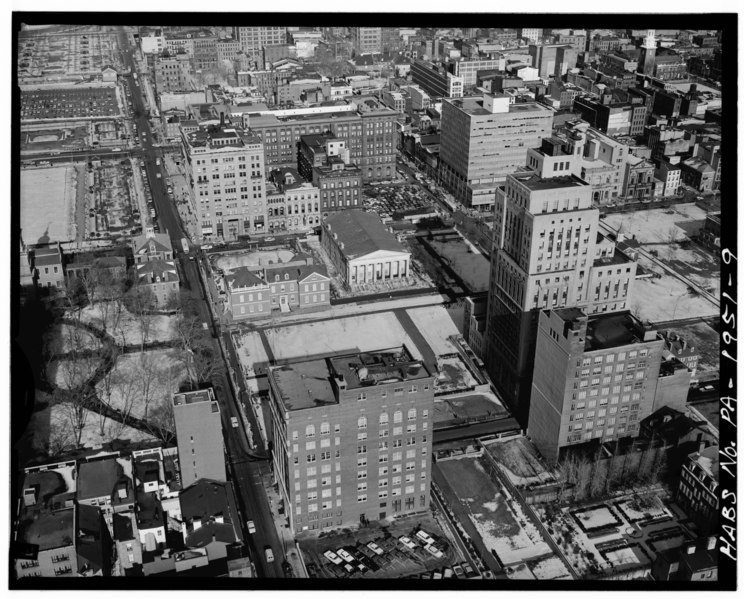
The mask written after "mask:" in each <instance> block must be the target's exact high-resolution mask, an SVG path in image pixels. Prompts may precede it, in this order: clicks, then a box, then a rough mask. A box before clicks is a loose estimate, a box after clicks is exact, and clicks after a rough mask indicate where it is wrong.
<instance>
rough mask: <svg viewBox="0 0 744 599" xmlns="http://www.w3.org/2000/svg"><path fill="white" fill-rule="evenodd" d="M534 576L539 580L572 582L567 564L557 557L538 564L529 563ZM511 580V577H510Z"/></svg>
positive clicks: (543, 560) (542, 560)
mask: <svg viewBox="0 0 744 599" xmlns="http://www.w3.org/2000/svg"><path fill="white" fill-rule="evenodd" d="M528 563H529V567H530V570H532V574H533V575H534V576H535V578H536V579H537V580H572V579H573V577H572V576H571V573H570V572H569V571H568V568H566V564H564V563H563V562H562V561H561V558H559V557H558V556H557V555H553V556H551V557H548V558H545V559H541V560H540V561H538V562H528ZM510 578H511V577H510Z"/></svg>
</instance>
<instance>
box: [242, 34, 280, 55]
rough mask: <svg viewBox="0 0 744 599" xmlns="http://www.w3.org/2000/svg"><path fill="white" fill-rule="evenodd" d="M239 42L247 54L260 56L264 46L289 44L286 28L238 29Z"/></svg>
mask: <svg viewBox="0 0 744 599" xmlns="http://www.w3.org/2000/svg"><path fill="white" fill-rule="evenodd" d="M236 29H237V32H238V41H239V42H240V46H241V48H242V49H243V51H244V52H245V53H246V54H253V55H260V54H261V49H262V48H263V47H264V46H279V45H282V44H286V43H287V28H286V27H236Z"/></svg>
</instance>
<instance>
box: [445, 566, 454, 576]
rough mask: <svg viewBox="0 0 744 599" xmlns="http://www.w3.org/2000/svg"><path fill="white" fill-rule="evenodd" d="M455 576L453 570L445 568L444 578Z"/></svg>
mask: <svg viewBox="0 0 744 599" xmlns="http://www.w3.org/2000/svg"><path fill="white" fill-rule="evenodd" d="M453 575H454V572H453V571H452V568H445V569H444V574H443V575H442V576H443V578H452V576H453Z"/></svg>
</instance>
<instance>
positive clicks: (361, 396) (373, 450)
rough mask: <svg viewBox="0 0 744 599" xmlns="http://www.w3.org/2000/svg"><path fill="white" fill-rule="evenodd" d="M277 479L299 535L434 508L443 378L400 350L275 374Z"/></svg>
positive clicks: (316, 361)
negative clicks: (434, 446)
mask: <svg viewBox="0 0 744 599" xmlns="http://www.w3.org/2000/svg"><path fill="white" fill-rule="evenodd" d="M268 378H269V392H270V406H271V414H272V422H273V437H274V450H273V461H274V475H275V477H276V481H277V483H278V485H279V491H280V493H281V496H282V498H283V500H284V505H285V506H286V511H287V516H288V517H289V522H290V525H291V528H292V529H293V530H294V532H296V533H297V532H300V531H303V530H316V529H327V528H335V527H339V526H345V525H346V526H348V525H351V524H358V523H360V522H361V523H365V522H367V521H374V520H382V519H385V518H388V517H393V516H396V515H403V514H407V513H412V512H418V511H425V510H426V509H427V508H428V506H429V490H430V482H431V442H432V422H433V415H434V387H433V382H434V378H433V376H432V374H431V373H430V372H429V371H428V370H427V368H426V366H425V365H424V364H423V363H422V362H421V361H420V360H415V359H413V357H412V356H411V354H410V353H409V351H408V350H407V348H406V347H405V346H404V347H400V348H395V349H390V350H384V351H376V352H368V353H361V354H350V355H339V356H336V357H331V358H322V357H311V358H308V359H306V360H304V361H302V362H297V363H292V364H287V365H284V366H277V367H274V368H271V369H270V370H269V377H268Z"/></svg>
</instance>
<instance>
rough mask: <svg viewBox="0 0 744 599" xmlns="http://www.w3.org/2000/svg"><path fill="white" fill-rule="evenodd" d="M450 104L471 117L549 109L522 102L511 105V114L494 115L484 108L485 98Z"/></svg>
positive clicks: (467, 99) (472, 98) (456, 101)
mask: <svg viewBox="0 0 744 599" xmlns="http://www.w3.org/2000/svg"><path fill="white" fill-rule="evenodd" d="M448 101H449V102H450V103H452V104H453V105H454V106H456V107H457V108H459V109H460V110H462V111H463V112H467V113H468V114H470V115H473V116H489V115H490V116H494V115H498V114H515V113H519V112H548V111H549V109H548V108H547V107H545V106H542V105H541V104H537V103H536V102H520V103H514V104H509V112H508V113H506V112H501V113H499V112H496V113H492V112H489V111H488V110H486V109H485V108H483V98H479V97H478V96H468V97H465V98H456V99H454V100H448Z"/></svg>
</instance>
